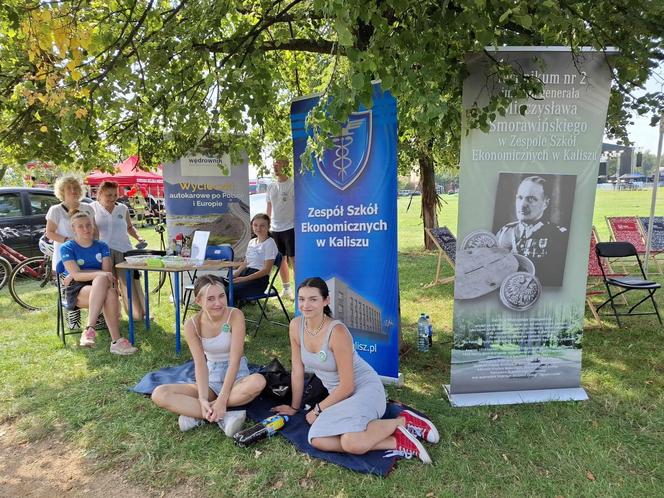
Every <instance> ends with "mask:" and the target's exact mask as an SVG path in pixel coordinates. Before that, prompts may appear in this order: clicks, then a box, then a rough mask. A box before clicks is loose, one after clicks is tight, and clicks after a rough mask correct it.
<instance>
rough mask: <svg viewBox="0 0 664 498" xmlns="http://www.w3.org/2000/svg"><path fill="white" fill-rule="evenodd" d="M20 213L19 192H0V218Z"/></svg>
mask: <svg viewBox="0 0 664 498" xmlns="http://www.w3.org/2000/svg"><path fill="white" fill-rule="evenodd" d="M22 214H23V212H22V211H21V197H20V196H19V194H0V218H12V217H16V216H21V215H22Z"/></svg>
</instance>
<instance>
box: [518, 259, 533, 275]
mask: <svg viewBox="0 0 664 498" xmlns="http://www.w3.org/2000/svg"><path fill="white" fill-rule="evenodd" d="M514 257H515V258H516V260H517V261H518V262H519V269H518V270H517V271H525V272H526V273H530V274H531V275H535V265H534V264H533V262H532V261H530V259H528V258H526V257H525V256H522V255H521V254H515V255H514Z"/></svg>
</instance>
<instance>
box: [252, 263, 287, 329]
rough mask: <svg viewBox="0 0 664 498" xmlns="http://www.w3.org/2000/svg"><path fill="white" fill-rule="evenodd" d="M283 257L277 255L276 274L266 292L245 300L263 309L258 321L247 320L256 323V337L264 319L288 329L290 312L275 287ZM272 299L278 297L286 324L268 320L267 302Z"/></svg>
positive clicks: (274, 266)
mask: <svg viewBox="0 0 664 498" xmlns="http://www.w3.org/2000/svg"><path fill="white" fill-rule="evenodd" d="M281 257H282V256H281V254H279V253H277V255H276V257H275V258H274V265H273V268H274V274H273V275H272V278H271V279H270V285H268V287H267V289H266V290H265V292H263V293H262V294H256V295H254V296H248V297H244V298H243V300H244V301H253V302H255V303H256V304H258V307H259V308H260V309H261V316H260V318H259V319H258V320H252V319H249V318H246V321H247V322H251V323H256V329H255V330H254V337H255V336H256V335H257V334H258V328H259V327H260V326H261V322H262V321H263V319H265V320H267V321H268V322H270V323H274V324H275V325H282V326H284V327H286V328H288V325H289V323H290V315H289V314H288V311H286V306H284V302H283V301H282V300H281V296H280V295H279V291H278V290H277V288H276V287H275V286H274V281H275V280H276V278H277V275H279V267H280V266H281ZM272 297H276V298H277V299H278V300H279V305H280V306H281V310H282V311H283V312H284V315H285V316H286V323H281V322H275V321H273V320H270V319H269V318H268V316H267V313H266V310H267V301H268V299H270V298H272ZM261 301H262V302H261Z"/></svg>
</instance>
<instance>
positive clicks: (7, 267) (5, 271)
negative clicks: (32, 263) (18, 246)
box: [0, 227, 28, 289]
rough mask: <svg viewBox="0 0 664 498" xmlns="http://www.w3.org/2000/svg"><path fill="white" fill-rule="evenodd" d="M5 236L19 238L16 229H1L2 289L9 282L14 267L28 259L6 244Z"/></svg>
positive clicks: (0, 270)
mask: <svg viewBox="0 0 664 498" xmlns="http://www.w3.org/2000/svg"><path fill="white" fill-rule="evenodd" d="M4 236H11V237H18V231H17V230H16V229H15V228H9V227H6V228H0V289H2V288H3V287H4V286H5V285H7V282H9V276H10V275H11V272H12V269H13V267H14V265H16V264H18V263H21V262H23V261H25V260H26V259H28V257H27V256H26V255H25V254H23V253H21V252H19V251H17V250H15V249H12V248H11V247H9V246H8V245H7V244H5V243H4V242H3V240H4Z"/></svg>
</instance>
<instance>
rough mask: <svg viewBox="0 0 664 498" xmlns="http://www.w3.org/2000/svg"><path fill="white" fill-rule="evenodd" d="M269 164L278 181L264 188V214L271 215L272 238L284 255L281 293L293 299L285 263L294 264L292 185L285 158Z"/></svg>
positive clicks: (293, 202)
mask: <svg viewBox="0 0 664 498" xmlns="http://www.w3.org/2000/svg"><path fill="white" fill-rule="evenodd" d="M272 166H273V168H274V174H275V176H276V177H277V181H276V182H274V183H272V184H270V186H269V187H268V189H267V215H268V216H269V217H270V219H271V227H272V238H273V239H274V241H275V242H276V243H277V248H278V249H279V252H280V253H281V255H282V256H283V259H282V261H281V267H280V268H279V276H280V277H281V281H282V282H283V286H284V288H283V291H282V293H281V297H287V298H288V299H293V290H292V289H291V285H290V271H289V268H288V266H289V264H290V266H292V267H293V269H294V268H295V196H294V194H295V186H294V184H293V179H292V178H291V177H290V176H289V173H290V168H289V164H288V159H283V158H278V159H275V160H274V163H273V165H272Z"/></svg>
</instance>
